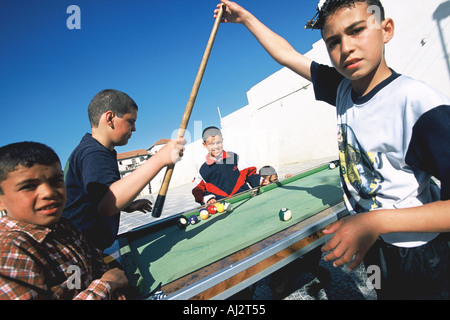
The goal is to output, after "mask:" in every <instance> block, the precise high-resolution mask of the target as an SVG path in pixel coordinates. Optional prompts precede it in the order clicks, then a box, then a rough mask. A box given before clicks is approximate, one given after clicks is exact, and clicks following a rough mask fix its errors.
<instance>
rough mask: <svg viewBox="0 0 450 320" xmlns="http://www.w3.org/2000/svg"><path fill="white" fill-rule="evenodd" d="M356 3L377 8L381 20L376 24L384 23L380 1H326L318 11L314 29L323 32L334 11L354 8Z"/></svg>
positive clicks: (383, 13)
mask: <svg viewBox="0 0 450 320" xmlns="http://www.w3.org/2000/svg"><path fill="white" fill-rule="evenodd" d="M358 2H364V3H366V4H367V5H368V6H377V7H378V8H379V9H380V19H381V21H378V22H380V23H381V22H382V21H384V19H385V11H384V8H383V5H382V4H381V1H380V0H327V1H325V3H324V4H323V5H322V7H321V8H320V10H319V18H318V19H317V24H316V25H315V28H317V29H320V30H323V27H324V25H325V21H326V20H327V18H328V17H329V16H331V15H332V14H333V13H335V12H336V11H338V10H339V9H341V8H343V7H352V6H355V5H356V3H358Z"/></svg>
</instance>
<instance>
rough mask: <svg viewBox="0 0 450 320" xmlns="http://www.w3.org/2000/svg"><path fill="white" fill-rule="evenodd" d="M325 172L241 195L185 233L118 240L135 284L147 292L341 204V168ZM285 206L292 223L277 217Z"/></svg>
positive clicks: (168, 229)
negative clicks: (225, 210) (228, 210)
mask: <svg viewBox="0 0 450 320" xmlns="http://www.w3.org/2000/svg"><path fill="white" fill-rule="evenodd" d="M324 168H325V167H324ZM324 168H322V169H320V170H316V171H314V172H310V173H312V174H309V175H308V174H307V175H301V176H296V177H293V178H290V179H289V180H287V181H284V182H283V184H281V183H280V184H278V185H272V186H270V187H266V188H262V190H261V193H260V194H259V195H257V196H254V197H248V196H244V197H241V198H240V200H239V199H238V200H237V202H234V203H233V204H232V205H233V208H234V211H233V212H231V213H216V214H214V215H212V216H211V217H210V218H209V219H207V220H201V222H200V223H198V224H196V225H190V226H188V227H187V228H186V229H184V230H181V229H179V228H178V227H177V226H176V225H172V226H169V227H166V228H163V229H161V230H159V231H156V232H153V233H150V234H145V235H143V236H140V237H137V238H134V237H129V238H128V239H126V238H122V239H119V243H120V246H121V254H122V258H123V260H124V263H125V271H126V273H127V275H128V277H129V279H130V282H131V284H132V285H136V286H137V287H139V290H140V291H141V292H142V293H147V292H149V291H151V290H153V289H154V288H155V287H156V286H157V285H158V284H159V283H162V285H164V284H166V283H169V282H171V281H173V280H175V279H178V278H180V277H182V276H184V275H186V274H188V273H190V272H193V271H195V270H197V269H200V268H202V267H204V266H206V265H208V264H210V263H213V262H215V261H217V260H219V259H221V258H223V257H226V256H227V255H230V254H232V253H234V252H236V251H238V250H241V249H243V248H245V247H247V246H249V245H251V244H253V243H256V242H258V241H260V240H262V239H264V238H267V237H269V236H271V235H273V234H275V233H277V232H279V231H281V230H283V229H285V228H287V227H289V226H292V225H293V224H295V223H298V222H300V221H303V220H305V219H307V218H309V217H311V216H312V215H314V214H316V213H318V212H321V211H323V210H325V209H327V208H329V207H331V206H333V205H336V204H337V203H339V202H341V201H342V191H341V189H340V185H339V173H338V170H328V169H324ZM234 201H236V199H234ZM285 207H286V208H289V209H290V210H291V212H292V219H291V220H289V221H281V220H280V219H279V216H278V212H279V210H280V209H281V208H285ZM194 213H197V214H198V212H194Z"/></svg>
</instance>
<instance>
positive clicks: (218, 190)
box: [192, 127, 264, 205]
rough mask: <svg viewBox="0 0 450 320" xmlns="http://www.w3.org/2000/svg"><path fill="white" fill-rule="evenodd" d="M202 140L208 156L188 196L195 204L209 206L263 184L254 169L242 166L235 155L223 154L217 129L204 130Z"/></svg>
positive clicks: (220, 137)
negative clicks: (191, 196)
mask: <svg viewBox="0 0 450 320" xmlns="http://www.w3.org/2000/svg"><path fill="white" fill-rule="evenodd" d="M202 138H203V146H204V147H205V148H206V149H207V150H208V154H207V155H206V161H205V163H204V164H203V165H202V166H201V167H200V170H199V172H198V175H197V177H196V178H195V180H194V188H193V189H192V194H193V195H194V197H195V201H196V202H198V203H200V204H202V205H204V204H207V205H210V204H213V203H215V202H216V201H217V200H220V199H222V198H225V197H228V196H231V195H234V194H237V193H240V192H243V191H246V190H249V189H250V187H252V188H254V187H257V186H259V185H261V184H262V183H263V181H264V179H262V178H261V176H260V175H259V174H257V172H256V167H254V166H248V165H247V164H245V163H244V161H242V159H240V158H239V155H237V154H236V153H233V152H226V151H224V150H223V138H222V132H221V131H220V130H219V129H218V128H216V127H208V128H206V129H205V130H203V134H202Z"/></svg>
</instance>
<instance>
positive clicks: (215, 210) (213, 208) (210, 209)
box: [207, 205, 217, 214]
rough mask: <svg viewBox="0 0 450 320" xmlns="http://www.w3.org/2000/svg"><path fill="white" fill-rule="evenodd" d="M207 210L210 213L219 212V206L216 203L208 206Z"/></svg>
mask: <svg viewBox="0 0 450 320" xmlns="http://www.w3.org/2000/svg"><path fill="white" fill-rule="evenodd" d="M207 210H208V212H209V213H210V214H214V213H216V212H217V207H216V206H215V205H211V206H208V208H207Z"/></svg>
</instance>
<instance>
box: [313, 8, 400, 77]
mask: <svg viewBox="0 0 450 320" xmlns="http://www.w3.org/2000/svg"><path fill="white" fill-rule="evenodd" d="M375 18H376V17H375V16H374V14H373V13H372V12H371V11H369V12H368V5H367V4H366V3H361V2H358V3H356V4H355V6H354V7H353V6H352V7H350V8H348V7H343V8H341V9H339V10H338V11H336V12H335V13H334V14H332V15H331V16H329V17H328V18H327V20H326V22H325V24H324V27H323V29H322V37H323V39H324V41H325V44H326V46H327V50H328V54H329V56H330V59H331V61H332V63H333V65H334V67H335V68H336V69H337V70H338V71H339V72H340V73H341V74H342V75H343V76H345V77H346V78H347V79H350V80H352V81H355V80H361V79H363V78H364V77H367V76H370V75H372V74H373V73H374V72H376V70H377V68H378V67H379V66H380V65H381V63H383V62H384V44H385V43H387V42H389V40H390V39H391V38H392V35H393V33H392V34H391V33H390V32H386V25H387V24H388V23H389V26H391V27H392V30H389V31H392V32H393V22H392V20H391V19H386V20H385V21H383V22H382V23H381V26H380V25H379V24H378V25H377V23H376V21H377V20H375ZM391 22H392V25H391V24H390V23H391Z"/></svg>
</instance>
